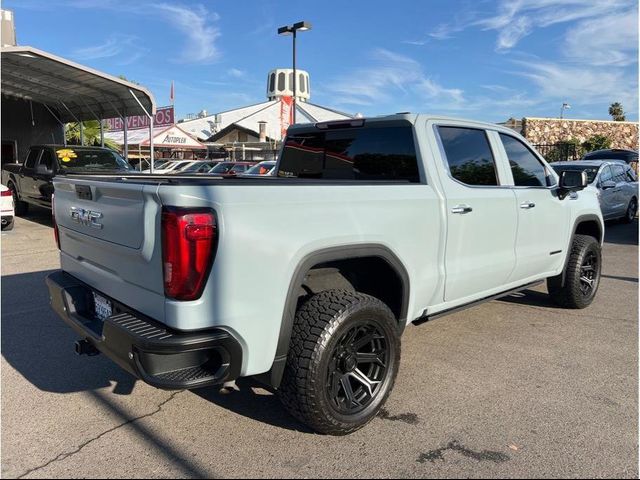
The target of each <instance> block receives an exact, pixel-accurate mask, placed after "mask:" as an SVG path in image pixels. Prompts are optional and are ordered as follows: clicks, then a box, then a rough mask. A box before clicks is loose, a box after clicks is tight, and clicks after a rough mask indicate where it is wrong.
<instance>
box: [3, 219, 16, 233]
mask: <svg viewBox="0 0 640 480" xmlns="http://www.w3.org/2000/svg"><path fill="white" fill-rule="evenodd" d="M13 224H14V220H13V218H12V219H11V220H9V221H8V222H7V224H6V225H2V231H3V232H8V231H10V230H13Z"/></svg>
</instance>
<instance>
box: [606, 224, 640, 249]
mask: <svg viewBox="0 0 640 480" xmlns="http://www.w3.org/2000/svg"><path fill="white" fill-rule="evenodd" d="M604 241H605V243H617V244H619V245H638V219H637V218H636V219H635V220H634V221H633V222H631V223H620V222H617V221H611V222H606V223H605V226H604Z"/></svg>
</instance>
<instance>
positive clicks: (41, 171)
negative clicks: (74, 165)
mask: <svg viewBox="0 0 640 480" xmlns="http://www.w3.org/2000/svg"><path fill="white" fill-rule="evenodd" d="M36 173H37V174H38V175H53V170H50V169H48V168H47V166H46V165H42V164H41V163H40V164H38V165H37V166H36Z"/></svg>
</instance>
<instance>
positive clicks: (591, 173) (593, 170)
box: [551, 164, 600, 183]
mask: <svg viewBox="0 0 640 480" xmlns="http://www.w3.org/2000/svg"><path fill="white" fill-rule="evenodd" d="M551 168H553V169H554V170H555V171H556V173H557V174H558V175H562V172H564V171H569V172H573V171H578V172H580V171H582V172H587V182H589V183H593V181H594V180H595V179H596V175H598V169H599V168H600V167H586V166H580V165H553V164H552V165H551Z"/></svg>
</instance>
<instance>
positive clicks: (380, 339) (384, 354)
mask: <svg viewBox="0 0 640 480" xmlns="http://www.w3.org/2000/svg"><path fill="white" fill-rule="evenodd" d="M387 345H388V340H387V339H386V337H385V333H384V332H383V331H381V329H380V328H378V327H377V326H376V325H375V324H372V323H368V322H366V321H364V322H362V323H360V324H359V325H355V326H352V327H351V329H350V330H349V331H347V332H346V333H345V334H343V335H342V337H341V338H340V340H338V343H337V345H336V346H335V347H334V350H333V354H332V355H331V361H330V362H329V368H328V372H327V375H328V376H327V394H328V397H329V401H330V404H331V405H332V406H333V408H335V409H336V411H337V412H338V413H340V414H342V415H353V414H356V413H358V412H361V411H362V410H364V409H365V408H367V407H368V406H369V405H370V404H371V402H372V401H373V400H374V399H375V397H376V396H377V395H378V394H379V392H380V390H381V388H380V387H381V385H382V383H383V382H384V380H385V378H386V376H387V372H388V369H387V365H388V364H389V353H390V352H389V349H388V348H387Z"/></svg>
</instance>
